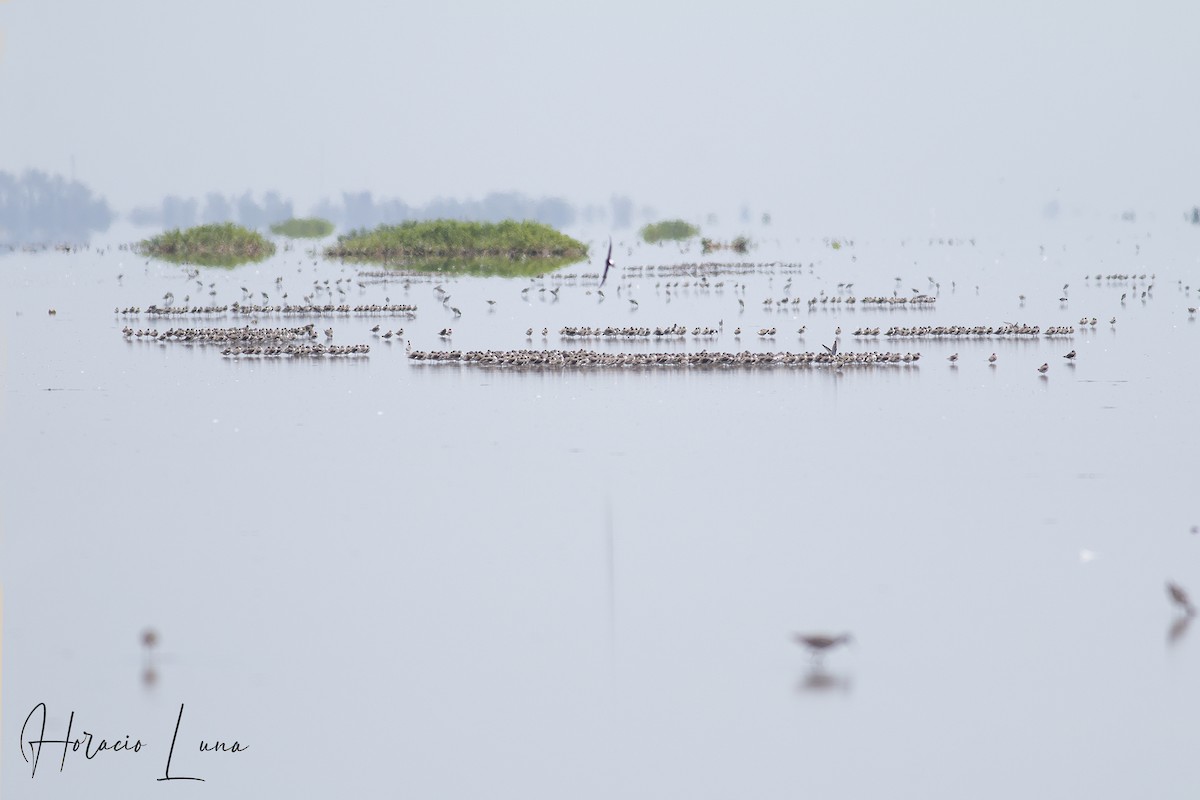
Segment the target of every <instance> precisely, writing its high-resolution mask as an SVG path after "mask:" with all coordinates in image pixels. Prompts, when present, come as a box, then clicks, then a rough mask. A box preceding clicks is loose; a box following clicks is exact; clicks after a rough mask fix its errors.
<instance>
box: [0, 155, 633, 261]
mask: <svg viewBox="0 0 1200 800" xmlns="http://www.w3.org/2000/svg"><path fill="white" fill-rule="evenodd" d="M310 214H311V215H312V216H316V217H321V218H323V219H326V220H329V221H330V222H333V223H334V224H335V225H336V226H337V227H338V228H340V229H342V230H354V229H363V228H368V229H369V228H374V227H376V226H378V225H398V224H400V223H402V222H410V221H423V220H431V219H453V220H460V221H465V222H501V221H503V220H529V221H533V222H540V223H542V224H544V225H549V226H551V227H553V228H556V229H560V230H561V229H563V228H569V227H571V226H573V225H576V224H582V225H587V226H597V225H599V226H604V227H607V228H610V229H612V230H622V229H628V228H631V227H633V225H634V217H635V214H636V216H637V217H638V218H639V221H640V222H647V221H649V220H650V219H652V218H653V216H654V211H653V209H650V208H641V209H637V210H636V212H635V208H634V204H633V200H631V199H630V198H629V197H627V196H624V195H613V196H612V197H610V198H609V200H608V202H607V203H591V204H587V205H581V206H575V205H572V204H571V203H569V202H567V201H566V200H565V199H563V198H561V197H538V198H535V197H529V196H527V195H524V194H521V193H519V192H493V193H491V194H488V195H486V196H485V197H483V198H482V199H480V200H458V199H455V198H438V199H435V200H433V201H431V202H428V203H424V204H417V205H410V204H408V203H406V202H404V201H403V200H400V199H398V198H376V197H375V196H374V195H372V193H371V192H342V193H341V196H340V198H337V199H334V198H325V199H323V200H321V201H320V202H319V203H317V205H316V207H315V208H313V209H312V210H311V212H310ZM295 216H296V214H295V209H294V205H293V203H292V201H291V200H290V199H287V198H284V197H283V196H281V195H280V193H279V192H275V191H270V192H266V193H264V194H262V195H260V196H259V197H255V195H254V194H252V193H251V192H249V191H247V192H244V193H242V194H241V195H225V194H221V193H220V192H209V193H208V194H206V195H205V196H204V197H203V198H196V197H181V196H179V195H169V196H167V197H164V198H163V199H162V200H161V201H160V202H158V203H156V204H152V205H144V206H138V207H137V208H134V209H133V210H132V211H130V212H129V214H128V215H127V219H128V220H129V221H130V222H132V223H133V224H135V225H139V226H143V227H153V228H162V229H165V230H171V229H174V228H184V229H186V228H191V227H194V226H196V225H201V224H206V225H211V224H217V223H224V222H236V223H238V224H240V225H242V226H243V227H246V228H249V229H251V230H258V231H266V230H268V229H269V228H270V226H272V225H275V224H278V223H280V222H283V221H285V220H289V219H292V218H294V217H295ZM116 218H117V214H116V213H114V212H113V211H112V209H111V208H109V205H108V203H107V202H106V201H105V200H104V198H102V197H96V196H94V195H93V194H92V190H91V189H89V188H88V187H87V186H85V185H84V184H82V183H80V182H78V181H75V180H67V179H66V178H64V177H63V176H61V175H50V174H48V173H45V172H40V171H37V170H30V171H28V172H25V173H24V174H22V175H21V176H20V177H17V176H15V175H12V174H10V173H7V172H0V243H27V242H44V243H50V242H54V243H59V242H71V243H84V242H86V241H88V239H89V237H90V236H91V234H94V233H98V232H102V231H105V230H107V229H108V227H109V226H110V225H111V224H112V222H113V221H114V220H115V219H116Z"/></svg>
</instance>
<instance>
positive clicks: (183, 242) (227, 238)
mask: <svg viewBox="0 0 1200 800" xmlns="http://www.w3.org/2000/svg"><path fill="white" fill-rule="evenodd" d="M137 250H138V252H140V253H145V254H148V255H152V256H157V257H158V258H164V259H167V260H168V261H177V262H183V263H189V264H201V265H204V266H223V267H228V266H233V265H235V264H242V263H245V262H247V261H261V260H262V259H264V258H267V257H268V256H270V255H272V254H274V252H275V245H274V244H272V243H271V242H270V241H268V240H267V239H265V238H263V236H262V235H261V234H259V233H258V232H257V231H252V230H249V229H247V228H243V227H242V226H241V225H236V224H234V223H232V222H222V223H215V224H212V225H197V226H195V227H193V228H188V229H187V230H182V229H179V228H176V229H175V230H171V231H166V232H164V233H160V234H159V235H157V236H152V237H150V238H149V239H143V240H142V241H141V242H139V243H138V246H137Z"/></svg>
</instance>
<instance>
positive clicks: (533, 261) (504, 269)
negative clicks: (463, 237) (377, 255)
mask: <svg viewBox="0 0 1200 800" xmlns="http://www.w3.org/2000/svg"><path fill="white" fill-rule="evenodd" d="M354 260H358V259H354ZM579 260H580V259H578V258H575V257H573V256H568V257H554V256H551V257H549V258H507V257H505V256H492V257H483V258H410V259H405V260H403V261H399V262H393V263H389V264H387V265H386V266H387V268H388V269H394V270H396V271H397V272H398V273H399V274H401V275H406V274H409V273H426V274H428V273H432V272H439V273H446V274H451V275H477V276H481V277H492V276H499V277H503V278H534V277H537V276H540V275H545V274H548V273H551V272H554V271H555V270H557V269H561V268H562V267H565V266H567V265H568V264H577V263H579Z"/></svg>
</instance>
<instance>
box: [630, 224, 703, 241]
mask: <svg viewBox="0 0 1200 800" xmlns="http://www.w3.org/2000/svg"><path fill="white" fill-rule="evenodd" d="M641 234H642V240H643V241H645V242H647V243H648V244H656V243H658V242H661V241H683V240H685V239H691V238H693V237H695V236H699V235H700V229H699V228H697V227H696V226H695V225H692V224H690V223H688V222H684V221H683V220H681V219H666V220H663V221H662V222H655V223H652V224H650V225H646V226H645V227H644V228H642V230H641Z"/></svg>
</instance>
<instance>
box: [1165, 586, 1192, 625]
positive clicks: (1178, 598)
mask: <svg viewBox="0 0 1200 800" xmlns="http://www.w3.org/2000/svg"><path fill="white" fill-rule="evenodd" d="M1167 596H1168V597H1170V598H1171V602H1173V603H1174V604H1175V605H1177V606H1179V607H1180V608H1182V609H1183V611H1184V613H1186V614H1187V615H1188V616H1189V617H1194V616H1196V607H1195V606H1193V605H1192V601H1191V600H1190V599H1189V598H1188V596H1187V592H1185V591H1184V590H1183V587H1182V586H1180V585H1179V584H1177V583H1175V582H1174V581H1167Z"/></svg>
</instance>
